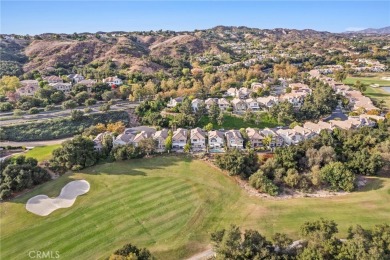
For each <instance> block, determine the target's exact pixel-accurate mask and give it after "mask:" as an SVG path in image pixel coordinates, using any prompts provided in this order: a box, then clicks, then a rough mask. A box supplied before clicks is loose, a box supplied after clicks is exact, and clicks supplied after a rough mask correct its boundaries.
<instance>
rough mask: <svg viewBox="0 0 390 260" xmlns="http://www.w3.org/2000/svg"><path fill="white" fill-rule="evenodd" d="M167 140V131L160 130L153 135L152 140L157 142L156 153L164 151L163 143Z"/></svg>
mask: <svg viewBox="0 0 390 260" xmlns="http://www.w3.org/2000/svg"><path fill="white" fill-rule="evenodd" d="M167 138H168V129H165V128H163V129H161V130H159V131H157V132H155V133H154V134H153V139H154V140H156V142H157V151H164V150H165V141H166V140H167Z"/></svg>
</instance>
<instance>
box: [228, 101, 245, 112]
mask: <svg viewBox="0 0 390 260" xmlns="http://www.w3.org/2000/svg"><path fill="white" fill-rule="evenodd" d="M231 103H232V105H233V110H234V111H235V112H244V111H246V109H247V105H246V102H245V101H244V100H242V99H238V98H235V99H233V100H232V102H231Z"/></svg>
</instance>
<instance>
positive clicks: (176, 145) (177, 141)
mask: <svg viewBox="0 0 390 260" xmlns="http://www.w3.org/2000/svg"><path fill="white" fill-rule="evenodd" d="M187 136H188V131H187V130H186V129H183V128H178V129H176V131H175V132H173V136H172V148H173V149H176V150H181V149H183V148H184V146H185V145H186V144H187Z"/></svg>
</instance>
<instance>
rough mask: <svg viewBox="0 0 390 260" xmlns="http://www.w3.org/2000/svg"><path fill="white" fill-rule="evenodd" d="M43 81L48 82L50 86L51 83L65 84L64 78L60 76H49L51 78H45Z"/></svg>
mask: <svg viewBox="0 0 390 260" xmlns="http://www.w3.org/2000/svg"><path fill="white" fill-rule="evenodd" d="M43 80H45V81H47V82H48V83H49V84H51V83H63V82H64V81H63V80H62V78H60V77H58V76H49V77H44V78H43Z"/></svg>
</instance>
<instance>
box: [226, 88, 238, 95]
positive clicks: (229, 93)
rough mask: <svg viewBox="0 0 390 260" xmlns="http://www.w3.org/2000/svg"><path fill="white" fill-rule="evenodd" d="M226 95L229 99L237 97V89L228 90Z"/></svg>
mask: <svg viewBox="0 0 390 260" xmlns="http://www.w3.org/2000/svg"><path fill="white" fill-rule="evenodd" d="M226 95H227V96H229V97H236V96H237V89H236V88H229V89H228V90H227V91H226Z"/></svg>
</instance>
